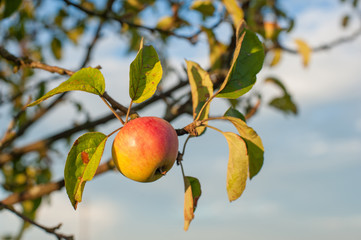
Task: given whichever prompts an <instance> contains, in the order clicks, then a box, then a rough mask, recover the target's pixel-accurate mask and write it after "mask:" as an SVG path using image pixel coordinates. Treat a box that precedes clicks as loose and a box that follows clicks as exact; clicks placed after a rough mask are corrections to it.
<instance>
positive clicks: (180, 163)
mask: <svg viewBox="0 0 361 240" xmlns="http://www.w3.org/2000/svg"><path fill="white" fill-rule="evenodd" d="M179 165H180V167H181V170H182V175H183V179H185V177H186V175H185V174H184V168H183V164H182V162H179ZM184 184H185V183H184Z"/></svg>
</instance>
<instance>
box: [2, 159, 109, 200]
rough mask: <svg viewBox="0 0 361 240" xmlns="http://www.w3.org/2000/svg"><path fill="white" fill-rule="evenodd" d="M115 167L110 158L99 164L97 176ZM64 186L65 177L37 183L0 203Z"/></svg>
mask: <svg viewBox="0 0 361 240" xmlns="http://www.w3.org/2000/svg"><path fill="white" fill-rule="evenodd" d="M114 168H115V166H114V162H113V160H109V161H107V162H105V163H103V164H100V165H99V166H98V169H97V171H96V173H95V176H98V175H101V174H103V173H105V172H107V171H109V170H112V169H114ZM64 186H65V184H64V179H62V180H59V181H57V182H50V183H46V184H40V185H36V186H34V187H32V188H29V189H27V190H25V191H23V192H21V193H13V194H11V195H10V196H8V197H7V198H5V199H4V200H2V201H0V203H2V204H5V205H13V204H16V203H19V202H23V201H25V200H34V199H37V198H39V197H42V196H44V195H49V194H50V193H52V192H54V191H58V190H61V189H62V188H63V187H64Z"/></svg>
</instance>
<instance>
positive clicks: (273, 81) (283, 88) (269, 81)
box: [264, 77, 288, 94]
mask: <svg viewBox="0 0 361 240" xmlns="http://www.w3.org/2000/svg"><path fill="white" fill-rule="evenodd" d="M264 81H265V83H273V84H275V85H276V86H277V87H279V88H280V89H281V90H282V91H283V93H284V94H288V92H287V89H286V87H285V85H284V84H283V83H282V82H281V81H280V80H279V79H277V78H275V77H268V78H266V79H265V80H264Z"/></svg>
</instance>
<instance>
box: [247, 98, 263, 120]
mask: <svg viewBox="0 0 361 240" xmlns="http://www.w3.org/2000/svg"><path fill="white" fill-rule="evenodd" d="M260 106H261V99H258V101H257V103H256V104H255V105H254V106H253V107H252V108H251V109H250V110H249V111H248V113H247V114H246V116H244V117H245V118H246V119H247V120H248V119H250V118H251V117H253V116H254V115H255V114H256V112H257V111H258V108H259V107H260Z"/></svg>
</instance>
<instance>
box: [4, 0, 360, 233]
mask: <svg viewBox="0 0 361 240" xmlns="http://www.w3.org/2000/svg"><path fill="white" fill-rule="evenodd" d="M280 2H281V1H265V0H246V1H236V0H214V1H210V0H209V1H208V0H197V1H176V0H174V1H173V0H168V1H156V0H146V1H138V0H125V1H118V0H107V1H90V0H78V1H77V0H61V1H55V2H53V1H45V0H44V1H41V0H2V1H0V16H1V22H0V33H1V34H0V56H1V58H0V83H1V89H0V103H1V108H2V110H1V114H6V115H7V116H9V115H11V117H7V118H5V120H6V123H5V122H4V123H3V120H2V124H1V125H2V126H1V127H2V128H1V136H0V169H1V178H0V180H1V187H2V189H3V191H5V192H6V193H7V197H5V198H4V199H1V202H0V211H2V210H8V211H11V212H13V213H14V214H16V215H17V216H19V217H20V218H21V219H22V220H23V221H24V224H23V227H22V229H21V230H20V231H19V235H18V238H21V236H22V234H23V233H24V230H25V229H26V228H27V227H29V226H30V225H34V226H37V227H39V228H42V229H43V230H45V231H46V232H49V233H50V234H53V235H55V236H56V237H57V238H58V239H73V237H72V236H71V235H65V234H62V233H60V232H59V228H60V225H59V226H56V227H47V226H44V225H41V224H39V223H37V222H36V212H37V210H38V209H39V207H40V206H41V202H42V199H43V198H44V197H45V196H47V195H51V194H52V193H53V192H54V191H57V190H60V189H63V188H64V187H65V189H66V194H67V195H68V198H69V200H70V201H69V202H70V204H71V205H72V206H73V207H74V209H76V208H77V207H81V205H79V206H78V204H79V203H80V202H81V201H82V200H83V199H82V195H83V192H84V191H86V188H84V187H85V185H86V184H91V183H87V182H88V181H90V180H92V179H93V177H94V176H96V175H100V174H104V173H106V172H108V171H111V170H114V171H119V172H121V173H122V174H123V175H124V176H125V177H128V178H130V179H133V180H136V181H139V182H150V181H155V180H157V179H159V178H161V177H164V176H166V173H167V172H168V171H170V169H171V168H172V167H173V165H174V164H176V165H179V166H180V169H181V171H182V175H183V179H182V181H183V182H184V229H185V230H187V229H188V227H189V225H190V223H191V221H192V220H193V218H194V214H195V210H196V207H197V204H198V199H199V198H200V197H201V193H202V190H201V184H206V183H200V181H199V180H198V179H197V176H188V175H186V173H185V171H184V168H183V164H186V161H184V160H185V156H184V154H185V151H186V147H187V144H191V143H189V141H188V140H189V139H193V141H197V137H199V136H201V135H202V137H205V138H207V132H208V131H217V132H219V133H220V136H223V137H224V138H225V139H226V141H227V143H228V150H229V156H228V164H227V166H225V169H227V179H226V186H225V187H226V190H227V193H228V199H229V201H235V200H237V199H238V198H239V197H240V196H241V195H242V193H243V191H244V189H245V187H246V184H247V181H248V180H249V179H252V178H253V177H255V176H256V175H257V174H259V172H260V171H261V168H262V165H263V161H264V157H263V156H264V151H265V149H264V147H263V144H262V140H261V136H259V135H258V134H257V133H256V130H257V129H253V128H252V127H251V126H250V125H249V124H248V120H249V119H250V118H252V117H254V116H255V115H256V113H257V111H258V110H259V109H260V108H261V106H262V107H264V106H270V107H272V108H274V109H277V110H279V111H280V112H282V113H284V114H297V106H296V104H295V102H294V101H293V99H292V96H291V95H290V93H289V92H288V91H287V88H286V87H285V86H284V84H283V83H282V80H280V79H276V78H274V77H272V76H270V77H267V78H266V79H263V80H260V79H257V74H258V73H259V72H260V71H261V69H262V68H263V67H274V66H276V65H277V64H278V63H279V61H280V59H281V58H282V55H283V54H287V53H288V54H298V55H299V56H300V58H301V59H302V64H303V65H304V66H307V65H308V64H309V62H310V56H311V54H313V53H314V52H317V51H322V50H325V49H328V48H331V47H334V46H336V45H337V44H340V43H343V42H347V41H349V40H352V38H354V37H356V36H358V35H359V34H360V31H358V32H356V33H355V34H353V35H352V36H346V37H342V38H340V39H338V40H336V41H332V42H329V43H326V44H325V45H322V46H319V47H311V46H309V45H308V44H307V43H306V42H305V41H303V40H302V39H295V45H296V46H297V48H296V49H291V48H288V47H286V46H285V45H284V44H283V42H282V36H284V35H287V34H288V33H289V32H291V31H292V29H293V26H294V24H295V19H293V18H292V17H291V16H290V15H289V14H288V13H287V12H286V11H284V10H283V9H282V7H281V4H280ZM342 4H351V5H352V6H353V7H354V8H355V9H356V8H357V6H358V1H351V2H347V1H342ZM164 9H165V11H164ZM354 17H355V13H354V12H350V13H349V14H347V15H345V17H344V18H343V19H341V23H342V26H343V27H347V25H348V23H349V21H350V19H352V18H354ZM227 29H228V30H227ZM224 31H229V32H230V34H229V37H228V39H226V41H225V40H220V39H221V36H220V35H221V34H220V33H219V32H224ZM111 34H116V35H119V37H121V38H122V41H125V42H126V43H127V54H135V53H136V55H135V57H134V59H133V61H132V62H131V64H130V66H129V79H127V80H126V81H127V84H128V86H129V98H128V99H129V101H127V102H120V101H118V100H117V96H110V95H109V93H108V92H107V81H108V80H107V79H106V77H105V76H104V75H105V74H104V72H103V70H102V67H101V66H102V62H97V64H98V65H97V66H90V65H89V63H90V60H92V61H95V62H96V59H97V55H96V54H95V52H94V49H95V48H96V46H97V45H98V44H99V43H100V42H101V41H103V40H104V39H106V37H107V36H110V35H111ZM174 39H178V40H181V41H185V42H187V43H188V44H191V45H192V44H198V43H199V42H202V43H204V44H206V45H207V46H208V52H209V58H208V65H207V66H202V65H201V64H199V63H197V62H196V61H194V60H192V59H187V60H185V61H184V62H178V63H176V64H177V65H178V66H183V67H184V68H183V69H181V70H179V69H180V68H178V70H176V68H172V66H171V65H172V64H174V63H171V62H170V61H169V60H168V56H167V53H166V52H164V51H160V49H168V48H172V47H174V46H172V43H173V40H174ZM68 46H76V47H77V48H79V49H82V52H81V54H83V57H82V58H81V59H80V62H79V63H78V64H77V65H76V66H72V67H71V69H69V68H66V67H63V66H62V65H61V64H62V63H63V62H62V60H63V59H65V58H66V55H67V54H69V52H67V47H68ZM177 71H178V72H177ZM171 72H176V76H177V81H175V82H174V81H173V82H172V83H171V84H168V82H169V81H170V80H169V79H170V77H169V75H170V73H171ZM122 81H124V79H123V80H122ZM256 81H265V82H266V83H269V84H274V85H275V86H277V87H278V88H280V90H281V92H282V96H275V97H274V99H272V100H271V101H270V102H269V103H267V104H266V105H264V104H262V103H263V102H262V94H263V93H262V92H259V91H253V89H252V87H253V86H254V84H255V83H256ZM73 91H74V92H78V91H82V92H86V93H88V94H93V95H96V96H97V97H98V98H99V101H101V102H103V103H104V106H105V107H107V108H108V109H109V112H108V113H107V114H105V115H104V116H100V117H98V118H92V117H90V114H89V107H87V106H85V105H84V104H81V103H79V102H78V101H77V100H76V94H74V95H72V97H71V96H70V94H69V92H73ZM246 93H247V94H246ZM74 96H75V97H74ZM216 98H219V99H223V100H224V102H225V103H227V104H228V107H227V108H225V109H223V113H222V114H220V115H214V114H213V111H212V110H213V108H212V101H213V100H214V99H216ZM160 102H163V103H165V104H164V105H165V109H164V115H163V117H162V118H159V117H146V116H142V111H143V110H144V109H147V108H149V107H150V106H151V105H152V104H156V103H160ZM64 104H67V105H68V107H75V108H76V109H77V110H78V112H79V114H82V115H83V116H85V120H84V118H83V119H82V120H81V121H80V122H77V123H76V124H74V125H71V126H70V127H69V126H68V125H66V124H64V130H62V131H59V132H56V131H55V132H54V131H52V129H47V132H48V133H47V136H46V137H44V138H42V139H40V140H38V138H37V137H34V138H32V139H31V141H27V142H26V143H25V144H24V142H22V141H21V140H22V138H23V137H24V136H26V134H27V133H28V132H31V131H32V129H33V128H34V126H35V125H36V123H37V122H38V121H39V120H40V119H42V118H44V117H46V116H47V115H48V114H49V113H50V112H53V111H57V109H58V108H59V107H61V106H62V105H64ZM154 115H156V114H154ZM181 115H189V116H190V118H189V119H191V120H190V121H189V122H184V127H183V128H180V129H174V128H173V127H172V125H171V122H172V121H173V120H175V119H176V118H178V117H179V116H181ZM110 121H117V122H119V128H117V129H114V130H113V131H112V132H106V133H103V132H99V131H98V130H97V128H99V127H100V126H102V125H104V124H106V123H108V122H110ZM215 121H224V122H229V123H230V124H231V125H233V126H234V131H232V132H229V131H223V130H222V129H219V128H216V127H215V126H214V124H213V123H214V122H215ZM113 134H114V135H116V137H115V140H114V143H113V145H112V146H113V147H112V150H111V149H105V144H106V142H107V140H108V138H109V137H110V136H111V135H113ZM182 135H186V136H187V140H186V141H185V142H184V144H183V145H181V144H180V143H179V142H178V137H179V136H182ZM62 140H66V141H67V142H68V155H67V156H63V157H64V159H66V163H65V165H64V175H63V176H64V179H61V180H58V181H54V180H53V178H52V170H51V163H52V161H51V159H50V158H51V157H50V155H51V154H50V153H52V152H55V151H56V149H55V148H54V145H55V144H56V143H57V142H59V141H62ZM104 151H112V153H113V158H112V159H109V160H108V159H107V160H106V161H104V162H103V163H101V159H102V155H103V152H104ZM190 154H191V153H190ZM64 194H65V193H64ZM85 201H86V199H85ZM15 204H18V205H20V206H21V209H22V210H21V211H18V210H16V209H15V208H14V207H13V205H15Z"/></svg>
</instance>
